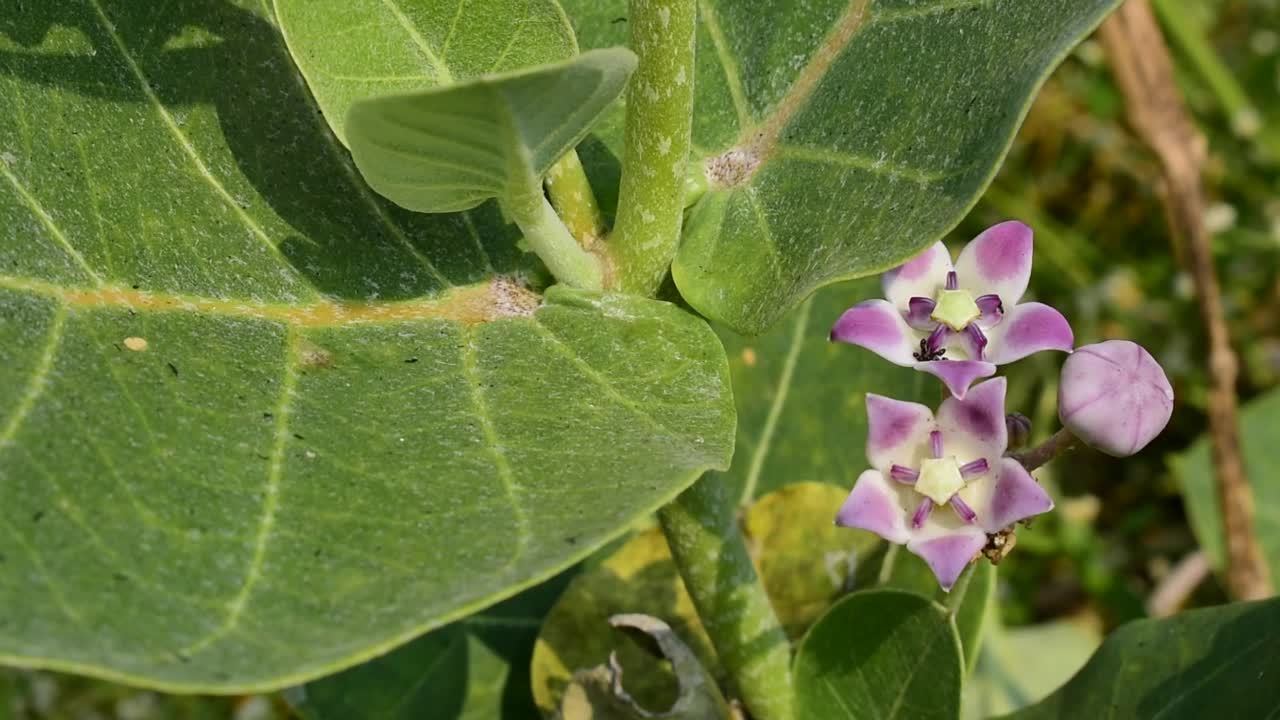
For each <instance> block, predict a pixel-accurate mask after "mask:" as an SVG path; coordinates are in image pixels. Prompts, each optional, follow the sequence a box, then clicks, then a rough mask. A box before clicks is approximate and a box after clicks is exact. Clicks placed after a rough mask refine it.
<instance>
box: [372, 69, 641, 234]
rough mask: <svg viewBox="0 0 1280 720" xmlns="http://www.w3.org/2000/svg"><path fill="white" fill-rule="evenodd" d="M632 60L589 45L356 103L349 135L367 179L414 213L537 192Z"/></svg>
mask: <svg viewBox="0 0 1280 720" xmlns="http://www.w3.org/2000/svg"><path fill="white" fill-rule="evenodd" d="M635 66H636V57H635V55H634V54H633V53H632V52H631V51H630V50H627V49H625V48H611V49H608V50H593V51H591V52H588V53H584V54H582V55H579V56H577V57H575V58H573V59H572V60H568V61H565V62H562V63H559V64H554V65H544V66H539V67H536V68H532V69H528V70H522V71H518V72H514V73H509V74H506V75H497V76H486V77H482V78H478V79H475V80H471V81H469V82H463V83H457V84H454V85H448V86H445V87H440V88H436V89H432V90H424V91H421V92H414V93H402V94H399V95H382V96H378V97H374V98H369V99H366V100H361V101H358V102H355V103H353V104H352V105H351V109H350V111H348V113H347V122H346V131H347V141H348V143H349V144H350V146H351V155H352V157H354V158H355V161H356V166H357V167H359V168H360V173H361V174H362V175H364V177H365V179H366V180H368V182H369V185H370V186H371V187H373V189H374V190H377V191H378V192H379V193H381V194H383V195H384V196H386V197H388V198H390V199H391V200H393V201H395V202H396V203H397V204H399V205H400V206H402V207H406V208H408V209H410V210H416V211H418V212H431V213H440V212H456V211H459V210H468V209H470V208H473V207H475V206H477V205H479V204H480V203H482V202H484V201H485V200H488V199H490V198H494V197H497V198H502V199H504V200H510V199H513V198H517V197H524V196H527V195H530V194H531V193H538V194H539V196H540V194H541V178H542V176H543V175H545V174H546V172H547V171H548V170H550V169H551V166H552V165H553V164H554V163H555V161H556V160H559V159H560V156H561V155H563V154H564V153H565V152H567V151H568V150H570V149H572V148H573V146H574V145H577V144H578V142H579V141H580V140H582V138H583V137H584V136H586V134H587V131H588V130H589V129H590V127H591V125H592V124H593V123H594V122H595V120H596V118H597V117H599V116H600V114H601V113H602V112H604V110H605V109H606V108H607V107H608V106H609V104H610V103H611V102H613V100H614V99H615V98H617V97H618V95H619V94H620V93H621V92H622V90H623V88H625V87H626V84H627V78H628V77H630V76H631V71H632V70H634V69H635Z"/></svg>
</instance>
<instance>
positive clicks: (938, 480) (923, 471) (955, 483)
mask: <svg viewBox="0 0 1280 720" xmlns="http://www.w3.org/2000/svg"><path fill="white" fill-rule="evenodd" d="M963 487H964V477H963V476H962V475H961V474H960V463H958V462H956V459H955V458H954V457H945V458H937V459H934V458H929V459H927V460H925V461H924V462H923V463H921V466H920V478H919V479H918V480H916V484H915V491H916V492H918V493H920V494H921V495H924V496H925V497H927V498H929V499H930V500H932V501H933V502H934V503H936V504H938V505H942V504H944V503H946V502H947V501H948V500H950V499H951V496H953V495H955V494H956V493H958V492H960V490H961V489H962V488H963Z"/></svg>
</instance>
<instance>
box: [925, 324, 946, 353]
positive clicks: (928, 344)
mask: <svg viewBox="0 0 1280 720" xmlns="http://www.w3.org/2000/svg"><path fill="white" fill-rule="evenodd" d="M950 334H951V328H949V327H947V326H946V325H939V326H938V327H936V328H934V330H933V332H931V333H929V339H928V340H926V341H925V350H927V351H928V352H929V354H930V355H932V354H935V353H937V352H938V350H940V349H941V348H942V345H943V344H944V343H945V342H946V341H947V336H948V335H950Z"/></svg>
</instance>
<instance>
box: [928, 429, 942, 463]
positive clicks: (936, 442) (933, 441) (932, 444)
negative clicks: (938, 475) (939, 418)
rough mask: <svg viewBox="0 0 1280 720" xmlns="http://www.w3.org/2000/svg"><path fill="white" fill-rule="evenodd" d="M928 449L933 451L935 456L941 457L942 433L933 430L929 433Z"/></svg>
mask: <svg viewBox="0 0 1280 720" xmlns="http://www.w3.org/2000/svg"><path fill="white" fill-rule="evenodd" d="M929 449H930V450H931V451H933V456H934V457H935V458H940V457H942V433H941V432H940V431H938V430H934V431H933V432H930V433H929Z"/></svg>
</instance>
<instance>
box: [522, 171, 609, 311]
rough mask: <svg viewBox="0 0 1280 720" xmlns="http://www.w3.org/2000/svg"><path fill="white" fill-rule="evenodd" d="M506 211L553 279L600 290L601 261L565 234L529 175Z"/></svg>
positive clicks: (536, 183) (540, 185)
mask: <svg viewBox="0 0 1280 720" xmlns="http://www.w3.org/2000/svg"><path fill="white" fill-rule="evenodd" d="M506 200H507V202H506V207H507V211H508V212H509V213H511V218H512V219H513V220H514V221H515V223H516V225H517V226H519V228H520V231H521V232H523V233H524V237H525V240H526V241H527V242H528V243H529V248H530V249H531V250H533V251H534V252H535V253H537V254H538V257H539V258H541V259H542V262H543V263H545V264H546V266H547V269H548V270H550V271H551V274H552V275H554V276H555V278H556V280H558V281H559V282H562V283H564V284H566V285H572V286H573V287H576V288H580V289H583V290H602V289H604V281H605V260H604V258H602V257H601V256H599V255H596V254H595V253H592V252H590V251H589V250H586V249H585V248H583V247H582V245H580V244H579V243H578V240H577V239H576V238H575V237H574V236H573V234H572V233H571V232H569V228H568V227H566V226H565V223H564V222H563V221H561V219H560V216H559V215H557V214H556V211H555V208H553V207H552V206H551V203H550V202H548V201H547V198H546V196H545V195H543V193H542V183H541V182H540V181H539V180H538V179H537V178H536V177H533V176H530V177H529V179H528V182H527V183H526V187H525V188H524V189H523V190H522V191H520V192H519V193H512V194H510V195H508V196H507V198H506Z"/></svg>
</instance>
